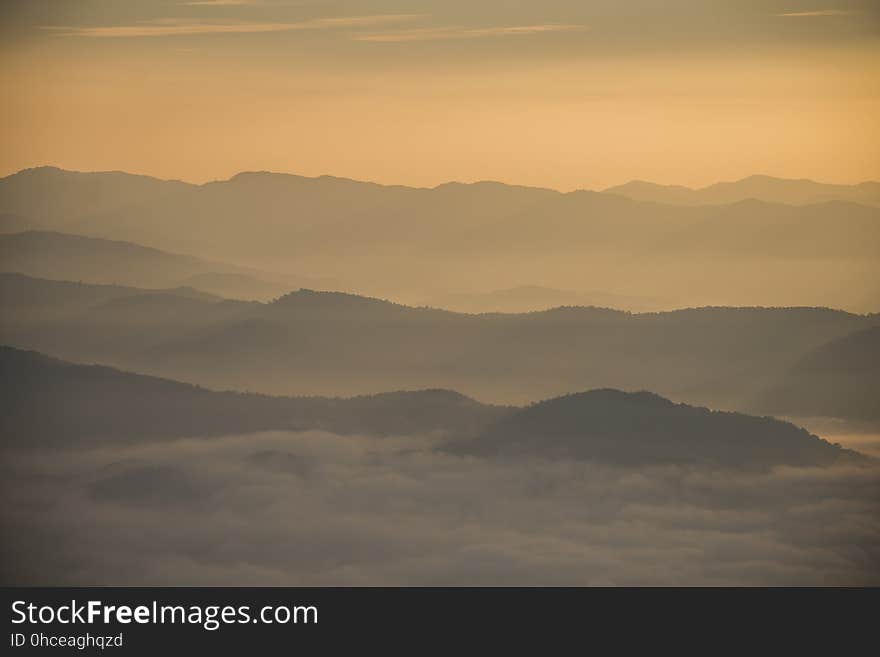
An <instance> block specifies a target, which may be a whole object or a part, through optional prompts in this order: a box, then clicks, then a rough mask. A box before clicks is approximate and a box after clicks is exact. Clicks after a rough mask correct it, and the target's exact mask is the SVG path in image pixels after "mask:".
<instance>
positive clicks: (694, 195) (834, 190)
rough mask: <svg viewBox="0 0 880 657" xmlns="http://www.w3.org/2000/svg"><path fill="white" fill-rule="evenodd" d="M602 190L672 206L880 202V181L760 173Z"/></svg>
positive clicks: (631, 184) (637, 183) (632, 184)
mask: <svg viewBox="0 0 880 657" xmlns="http://www.w3.org/2000/svg"><path fill="white" fill-rule="evenodd" d="M604 191H605V192H606V193H609V194H619V195H620V196H626V197H627V198H631V199H633V200H635V201H650V202H653V203H668V204H672V205H722V204H725V203H736V202H738V201H744V200H747V199H755V200H759V201H766V202H768V203H786V204H788V205H811V204H815V203H827V202H828V201H849V202H851V203H860V204H862V205H873V206H878V205H880V182H874V181H870V182H863V183H860V184H857V185H829V184H827V183H818V182H814V181H812V180H806V179H800V180H790V179H784V178H774V177H772V176H760V175H756V176H749V177H748V178H743V179H742V180H737V181H734V182H719V183H715V184H714V185H709V186H707V187H702V188H700V189H691V188H690V187H683V186H681V185H658V184H656V183H651V182H646V181H644V180H633V181H630V182H628V183H625V184H623V185H617V186H614V187H609V188H607V189H606V190H604Z"/></svg>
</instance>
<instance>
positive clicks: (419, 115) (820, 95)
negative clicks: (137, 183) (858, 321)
mask: <svg viewBox="0 0 880 657" xmlns="http://www.w3.org/2000/svg"><path fill="white" fill-rule="evenodd" d="M475 4H479V7H474V6H473V5H475ZM730 4H731V3H722V2H715V1H714V0H703V1H702V2H696V0H670V1H669V2H666V3H659V2H651V1H649V0H636V1H633V2H630V3H620V2H607V1H604V0H603V1H599V2H588V3H584V2H573V1H572V0H548V1H547V2H542V3H537V2H531V3H530V2H522V3H504V2H501V0H487V1H486V2H485V3H465V2H458V1H457V0H450V1H448V2H445V3H439V2H435V1H423V2H394V1H392V0H383V1H375V2H370V1H367V0H357V1H350V2H327V3H314V2H313V3H302V2H283V1H280V0H279V1H277V2H269V1H268V0H267V1H266V2H258V1H257V0H252V1H250V2H248V1H246V0H240V1H238V2H236V1H235V0H226V2H223V3H210V2H201V3H187V2H170V1H164V2H162V1H159V0H151V1H149V2H148V1H144V2H131V3H112V2H105V1H99V0H92V1H84V2H81V3H76V2H73V3H25V2H19V1H18V0H13V1H12V2H9V3H7V4H5V5H4V7H3V9H2V10H0V12H2V13H0V16H2V24H3V27H2V31H0V43H2V45H0V61H2V66H0V84H2V86H3V90H4V92H3V97H4V102H3V103H2V109H0V112H2V122H0V142H2V144H3V148H2V149H0V174H3V175H5V174H8V173H11V172H14V171H17V170H19V169H21V168H24V167H28V166H35V165H42V164H54V165H57V166H61V167H65V168H72V169H80V170H106V169H122V170H126V171H132V172H138V173H147V174H151V175H156V176H159V177H165V178H182V179H186V180H191V181H204V180H209V179H215V178H225V177H228V176H230V175H232V174H233V173H235V172H238V171H241V170H254V169H268V170H275V171H285V172H293V173H299V174H304V175H319V174H324V173H330V174H334V175H339V176H347V177H352V178H358V179H366V180H376V181H379V182H386V183H404V184H416V185H433V184H437V183H439V182H443V181H447V180H452V179H456V180H464V181H471V180H482V179H495V180H502V181H505V182H514V183H522V184H532V185H543V186H549V187H554V188H560V189H573V188H578V187H591V188H596V187H605V186H609V185H613V184H617V183H621V182H624V181H626V180H629V179H633V178H640V179H648V180H654V181H657V182H662V183H679V184H686V185H691V186H698V185H704V184H708V183H711V182H715V181H717V180H722V179H734V178H740V177H744V176H746V175H749V174H753V173H765V174H770V175H777V176H783V177H810V178H814V179H818V180H823V181H828V182H859V181H862V180H867V179H880V121H878V120H877V118H876V117H878V116H880V40H878V35H880V30H878V26H880V19H878V16H880V12H878V10H877V9H876V8H874V7H872V5H873V3H860V2H851V3H847V4H840V6H838V4H839V3H837V2H835V1H833V0H832V1H828V2H824V3H822V6H821V7H819V6H818V5H816V4H815V3H811V2H800V3H799V4H798V3H797V2H796V3H794V5H793V4H792V3H791V2H787V3H779V2H773V1H768V2H763V3H762V2H743V3H734V4H739V5H741V6H740V7H737V8H731V7H729V5H730ZM34 5H39V7H34ZM120 5H122V6H120Z"/></svg>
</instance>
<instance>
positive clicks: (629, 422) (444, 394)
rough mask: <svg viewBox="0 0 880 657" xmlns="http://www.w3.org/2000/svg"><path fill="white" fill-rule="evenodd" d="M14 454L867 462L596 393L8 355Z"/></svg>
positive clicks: (715, 417) (718, 419)
mask: <svg viewBox="0 0 880 657" xmlns="http://www.w3.org/2000/svg"><path fill="white" fill-rule="evenodd" d="M0 392H2V395H0V400H2V401H0V428H2V435H3V436H4V439H5V442H6V444H7V445H19V446H46V445H53V444H54V445H58V444H64V445H70V444H71V443H76V442H79V441H90V442H109V443H124V442H131V441H137V440H160V439H169V438H179V437H188V436H218V435H229V434H236V433H251V432H257V431H266V430H298V431H299V430H309V429H315V430H324V431H329V432H332V433H342V434H346V433H355V434H358V433H359V434H365V435H392V434H395V435H407V434H410V435H411V434H431V433H439V434H441V435H445V436H447V437H449V438H450V442H448V443H447V444H446V446H445V447H444V449H447V450H448V451H453V452H457V453H467V454H475V455H480V456H490V457H492V456H498V457H511V456H535V457H541V458H566V459H571V458H575V459H586V460H595V461H605V462H612V463H620V464H645V463H675V464H690V463H712V464H716V465H723V466H737V467H768V466H772V465H778V464H790V465H826V464H829V463H832V462H834V461H835V460H837V459H840V458H842V457H847V456H848V457H850V458H856V457H857V455H856V454H854V453H852V452H848V451H846V450H843V449H841V448H839V447H838V446H834V445H831V444H830V443H827V442H825V441H823V440H821V439H819V438H817V437H816V436H813V435H811V434H809V433H808V432H807V431H805V430H803V429H799V428H797V427H795V426H794V425H791V424H788V423H786V422H781V421H778V420H774V419H771V418H758V417H752V416H747V415H742V414H739V413H723V412H717V411H710V410H708V409H705V408H695V407H692V406H686V405H684V404H673V403H672V402H670V401H668V400H666V399H663V398H662V397H659V396H657V395H654V394H652V393H646V392H641V393H625V392H620V391H617V390H594V391H592V392H586V393H579V394H573V395H567V396H565V397H560V398H556V399H551V400H548V401H544V402H540V403H537V404H532V405H531V406H528V407H526V408H523V409H512V408H509V407H497V406H486V405H484V404H480V403H478V402H476V401H474V400H473V399H470V398H468V397H465V396H463V395H460V394H458V393H455V392H452V391H449V390H424V391H416V392H392V393H383V394H378V395H371V396H362V397H356V398H351V399H341V398H319V397H311V398H303V397H301V398H286V397H270V396H265V395H257V394H249V393H238V392H214V391H211V390H206V389H204V388H200V387H197V386H191V385H187V384H183V383H179V382H176V381H170V380H166V379H159V378H154V377H150V376H144V375H139V374H132V373H129V372H122V371H119V370H116V369H112V368H108V367H101V366H95V365H76V364H72V363H68V362H65V361H61V360H57V359H54V358H49V357H47V356H43V355H42V354H38V353H36V352H30V351H21V350H17V349H12V348H9V347H0Z"/></svg>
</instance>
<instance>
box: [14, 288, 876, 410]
mask: <svg viewBox="0 0 880 657" xmlns="http://www.w3.org/2000/svg"><path fill="white" fill-rule="evenodd" d="M877 325H878V318H877V316H865V315H854V314H851V313H845V312H841V311H834V310H828V309H823V308H697V309H690V310H681V311H675V312H664V313H643V314H631V313H626V312H621V311H615V310H607V309H601V308H582V307H581V308H579V307H571V308H558V309H554V310H549V311H545V312H536V313H525V314H487V315H468V314H461V313H454V312H449V311H444V310H437V309H431V308H414V307H409V306H403V305H399V304H394V303H390V302H387V301H381V300H378V299H371V298H366V297H361V296H356V295H350V294H342V293H330V292H314V291H309V290H301V291H298V292H294V293H291V294H288V295H286V296H284V297H281V298H280V299H278V300H277V301H275V302H273V303H256V302H250V303H246V302H239V301H223V300H217V299H216V298H213V297H206V296H204V295H200V294H198V293H193V291H192V290H189V289H186V288H184V289H183V290H174V289H169V290H165V291H161V292H156V291H148V290H135V289H131V288H119V287H113V286H90V285H85V284H75V283H64V282H57V281H45V280H40V279H34V278H28V277H25V276H22V275H19V274H2V275H0V341H2V342H3V343H5V344H9V345H11V346H15V347H19V348H27V349H35V350H38V351H42V352H47V353H51V354H52V355H56V356H60V357H62V358H68V359H71V360H78V361H92V362H100V363H104V364H108V365H114V366H117V367H123V368H126V369H132V370H136V371H141V372H145V373H149V374H154V375H159V376H165V377H170V378H174V379H179V380H183V381H188V382H191V383H198V384H201V385H206V386H211V387H214V388H226V389H237V390H253V391H259V392H262V393H271V394H285V395H289V394H296V395H311V394H320V395H336V394H343V395H357V394H366V393H372V392H377V391H380V390H383V389H384V390H388V389H402V388H406V389H421V388H452V389H456V390H459V391H462V392H464V393H466V394H469V395H473V396H476V397H478V398H482V399H485V400H491V401H494V402H498V403H523V402H526V401H530V400H532V399H540V398H546V397H552V396H556V395H560V394H564V393H566V392H568V391H571V390H584V389H590V388H600V387H614V388H620V389H625V390H640V389H645V390H653V391H655V392H657V393H660V394H662V395H664V396H667V397H671V398H673V399H676V400H679V401H686V402H689V403H698V404H705V405H709V406H712V407H715V408H727V409H738V410H746V411H747V410H750V409H752V408H755V409H758V408H759V409H760V411H761V412H773V413H780V414H781V413H788V411H787V410H785V409H786V408H789V406H788V405H784V406H773V404H772V403H771V402H770V401H768V400H767V399H764V397H763V396H762V397H761V399H756V394H757V393H758V392H760V391H764V390H770V389H771V388H773V387H774V386H777V385H778V384H779V382H780V381H782V380H783V379H784V378H785V376H787V373H788V372H789V371H791V369H792V368H795V367H797V366H798V363H800V362H801V361H802V359H804V358H807V357H808V354H810V353H811V352H813V351H814V350H818V349H822V348H824V345H828V344H832V343H833V341H835V340H840V339H844V338H846V336H849V335H852V334H855V333H856V332H858V331H864V330H867V329H870V328H872V327H875V326H877ZM861 345H862V343H861V342H859V343H857V344H856V346H855V349H856V351H858V350H860V349H862V348H863V347H862V346H861ZM859 357H860V356H855V357H853V358H851V359H850V360H848V361H841V362H840V364H839V367H840V368H841V370H842V371H843V372H844V374H843V375H842V376H849V372H850V371H851V369H852V368H853V367H855V365H854V363H856V362H857V361H858V358H859ZM853 376H856V374H855V373H853ZM857 376H859V377H863V375H861V374H858V375H857ZM869 376H874V374H871V375H869ZM859 380H860V381H861V380H862V379H861V378H859ZM816 381H817V385H821V377H820V378H817V379H816ZM877 390H878V388H876V387H867V388H865V391H864V393H863V396H864V404H865V405H866V406H868V405H870V404H871V403H872V402H873V401H874V400H876V399H877ZM767 396H768V398H769V397H774V398H775V395H770V393H769V392H768V393H767ZM877 405H878V406H880V404H877ZM780 409H781V410H780ZM794 410H798V412H803V411H804V410H806V407H804V408H801V409H794Z"/></svg>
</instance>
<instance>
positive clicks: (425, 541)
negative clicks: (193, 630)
mask: <svg viewBox="0 0 880 657" xmlns="http://www.w3.org/2000/svg"><path fill="white" fill-rule="evenodd" d="M433 447H434V446H433V445H432V443H431V441H430V440H429V439H425V438H419V437H410V438H385V439H377V438H369V437H362V436H344V437H343V436H337V435H333V434H327V433H320V432H305V433H287V432H269V433H260V434H251V435H243V436H230V437H225V438H219V439H218V438H214V439H186V440H177V441H172V442H157V443H150V444H141V445H137V446H133V447H126V448H118V447H113V448H105V447H96V448H83V447H77V448H72V447H71V448H65V449H53V450H42V449H39V450H38V449H33V450H5V451H4V453H3V454H2V461H0V462H2V465H0V482H2V483H0V490H2V498H3V505H2V508H0V532H2V534H3V536H4V539H3V541H2V565H0V566H2V579H3V582H4V583H5V584H45V585H75V584H79V585H257V586H259V585H377V584H386V585H486V584H500V585H516V584H519V585H540V584H543V585H564V584H571V585H574V584H577V585H580V584H585V585H666V584H669V585H677V584H695V585H701V584H719V585H827V584H834V585H866V584H872V585H880V466H878V465H877V463H868V464H862V465H853V464H850V465H845V466H843V465H842V466H839V467H830V468H809V469H797V468H777V469H774V470H772V471H731V470H718V469H709V468H698V467H693V466H688V467H684V466H682V467H677V466H662V467H660V466H656V467H639V468H620V467H611V466H605V465H599V464H592V463H586V462H570V461H568V462H559V461H543V460H538V459H531V460H516V461H489V460H485V459H479V458H472V457H459V456H453V455H449V454H446V453H443V452H440V451H437V450H436V449H433Z"/></svg>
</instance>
